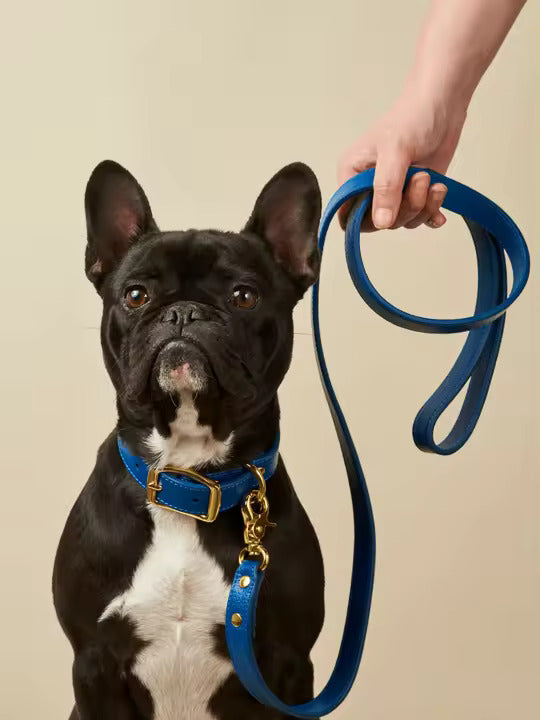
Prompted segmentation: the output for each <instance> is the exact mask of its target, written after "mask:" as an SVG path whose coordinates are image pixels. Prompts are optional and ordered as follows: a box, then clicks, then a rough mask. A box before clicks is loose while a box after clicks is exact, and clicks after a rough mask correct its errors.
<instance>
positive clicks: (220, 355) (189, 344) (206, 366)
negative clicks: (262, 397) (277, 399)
mask: <svg viewBox="0 0 540 720" xmlns="http://www.w3.org/2000/svg"><path fill="white" fill-rule="evenodd" d="M153 375H154V377H155V379H156V381H157V384H158V386H159V388H160V389H161V390H162V391H163V392H165V393H168V394H179V393H181V392H182V391H188V392H191V393H194V394H198V393H201V392H208V393H209V394H212V395H213V394H216V393H217V392H219V391H221V392H223V393H225V394H228V395H234V396H235V397H238V398H241V399H243V400H249V399H252V398H254V397H255V395H256V382H255V378H254V377H253V374H252V373H251V371H250V369H249V368H248V366H247V365H246V363H245V362H244V361H243V360H242V359H241V357H240V356H239V355H238V354H237V353H235V352H234V351H233V350H231V349H230V348H229V347H226V346H225V345H223V344H220V347H219V352H218V348H214V352H209V351H208V350H207V349H206V348H205V347H203V345H202V344H201V343H200V342H198V340H197V339H195V338H191V337H182V338H179V339H175V340H171V341H169V342H167V343H166V344H165V345H164V346H163V347H162V348H161V349H160V350H159V352H158V354H157V356H156V359H155V361H154V367H153Z"/></svg>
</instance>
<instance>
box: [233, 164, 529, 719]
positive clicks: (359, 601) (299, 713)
mask: <svg viewBox="0 0 540 720" xmlns="http://www.w3.org/2000/svg"><path fill="white" fill-rule="evenodd" d="M420 170H421V168H411V169H409V172H408V174H407V181H408V180H409V179H410V177H411V175H413V174H414V173H415V172H419V171H420ZM426 172H429V174H430V176H431V181H432V182H442V183H444V184H445V185H446V186H447V188H448V193H447V195H446V198H445V201H444V203H443V207H445V208H446V209H448V210H451V211H452V212H455V213H458V214H460V215H462V216H463V217H464V219H465V222H466V223H467V226H468V227H469V230H470V232H471V235H472V239H473V243H474V246H475V250H476V258H477V263H478V293H477V300H476V308H475V312H474V315H472V316H471V317H468V318H458V319H455V320H436V319H431V318H425V317H418V316H415V315H411V314H410V313H406V312H404V311H402V310H400V309H398V308H396V307H394V306H393V305H391V304H390V303H389V302H388V301H387V300H385V299H384V298H383V297H382V296H381V295H380V294H379V293H378V292H377V290H376V289H375V288H374V286H373V285H372V283H371V281H370V280H369V277H368V275H367V273H366V270H365V267H364V264H363V261H362V256H361V250H360V226H361V223H362V219H363V217H364V215H365V214H366V212H367V211H368V208H369V206H370V204H371V199H372V190H373V177H374V170H373V169H371V170H367V171H366V172H364V173H361V174H360V175H357V176H356V177H354V178H351V179H350V180H348V181H347V182H346V183H345V184H344V185H343V186H342V187H341V188H340V189H339V190H338V191H337V192H336V193H335V194H334V196H333V197H332V198H331V200H330V202H329V204H328V207H327V208H326V210H325V213H324V215H323V218H322V220H321V225H320V231H319V250H320V251H321V253H322V251H323V248H324V242H325V238H326V233H327V231H328V227H329V225H330V222H331V220H332V218H333V216H334V215H335V213H336V212H337V210H338V209H339V208H340V207H341V205H343V203H345V202H346V201H347V200H350V199H351V198H355V197H356V196H360V198H359V200H358V201H357V204H356V206H355V208H354V209H353V211H352V212H351V214H350V216H349V220H348V222H347V230H346V237H345V250H346V257H347V264H348V268H349V273H350V275H351V278H352V280H353V283H354V285H355V287H356V289H357V290H358V292H359V293H360V295H361V296H362V298H363V299H364V300H365V302H366V303H367V304H368V305H369V306H370V307H371V309H372V310H374V311H375V312H376V313H377V314H379V315H381V316H382V317H383V318H385V320H388V321H389V322H391V323H393V324H394V325H398V326H399V327H403V328H406V329H408V330H415V331H418V332H429V333H454V332H464V331H468V332H469V334H468V337H467V340H466V342H465V344H464V346H463V349H462V351H461V353H460V354H459V357H458V359H457V360H456V362H455V364H454V366H453V367H452V369H451V370H450V372H449V374H448V375H447V377H446V378H445V379H444V380H443V382H442V383H441V385H440V386H439V387H438V388H437V390H436V391H435V392H434V393H433V395H432V396H431V397H430V398H429V400H428V401H427V402H426V403H425V404H424V405H423V406H422V408H421V410H420V412H419V413H418V415H417V417H416V420H415V421H414V427H413V436H414V441H415V443H416V445H417V446H418V447H419V448H420V449H421V450H425V451H428V452H435V453H438V454H440V455H449V454H450V453H453V452H455V451H456V450H458V449H459V448H461V447H462V446H463V445H464V443H465V442H466V441H467V439H468V438H469V436H470V435H471V433H472V431H473V429H474V427H475V425H476V422H477V420H478V417H479V416H480V412H481V410H482V406H483V404H484V401H485V398H486V395H487V392H488V389H489V384H490V381H491V377H492V375H493V370H494V367H495V362H496V360H497V354H498V351H499V346H500V343H501V338H502V333H503V328H504V313H505V311H506V310H507V309H508V307H509V306H510V305H511V304H512V303H513V302H514V300H516V298H517V297H518V295H519V294H520V293H521V291H522V290H523V288H524V287H525V284H526V282H527V278H528V274H529V254H528V250H527V246H526V244H525V241H524V240H523V237H522V235H521V233H520V231H519V229H518V228H517V226H516V225H515V223H514V222H513V221H512V220H511V219H510V218H509V217H508V215H506V213H504V212H503V211H502V210H501V209H500V208H499V207H498V206H497V205H495V204H494V203H493V202H491V201H490V200H488V199H487V198H486V197H484V196H483V195H480V194H479V193H477V192H475V191H474V190H471V189H470V188H468V187H466V186H465V185H461V184H460V183H458V182H455V181H454V180H450V179H449V178H447V177H445V176H443V175H439V174H438V173H435V172H432V171H431V170H427V171H426ZM505 252H506V254H507V256H508V258H509V260H510V263H511V266H512V272H513V284H512V289H511V291H510V294H509V295H508V296H507V294H506V266H505V259H504V253H505ZM312 321H313V333H314V341H315V353H316V357H317V363H318V367H319V373H320V377H321V381H322V384H323V387H324V391H325V395H326V400H327V402H328V406H329V408H330V413H331V415H332V420H333V422H334V427H335V429H336V432H337V435H338V438H339V443H340V447H341V452H342V455H343V460H344V463H345V468H346V471H347V477H348V480H349V487H350V491H351V499H352V505H353V511H354V553H353V569H352V580H351V589H350V595H349V604H348V608H347V616H346V620H345V628H344V632H343V638H342V641H341V646H340V649H339V653H338V658H337V661H336V665H335V667H334V670H333V672H332V675H331V677H330V680H329V681H328V683H327V685H326V686H325V687H324V689H323V690H322V692H321V693H320V694H319V695H318V696H317V697H316V698H314V699H313V700H311V701H309V702H307V703H304V704H301V705H286V704H285V703H283V702H281V700H280V699H279V698H278V697H276V695H274V693H273V692H272V691H271V690H270V689H269V688H268V686H267V685H266V683H265V682H264V679H263V677H262V675H261V673H260V671H259V668H258V666H257V660H256V657H255V651H254V647H253V639H254V634H255V618H256V609H257V597H258V594H259V589H260V586H261V583H262V581H263V578H264V572H263V571H261V570H260V566H259V562H257V561H255V560H250V559H247V560H245V561H244V562H242V563H241V564H240V566H239V568H238V570H237V572H236V574H235V577H234V580H233V584H232V589H231V592H230V595H229V602H228V605H227V612H226V622H225V632H226V638H227V644H228V648H229V653H230V656H231V659H232V661H233V664H234V667H235V670H236V672H237V674H238V677H239V678H240V680H241V681H242V683H243V684H244V686H245V687H246V688H247V689H248V690H249V692H250V693H251V694H252V695H253V696H254V697H255V698H257V700H259V701H260V702H261V703H264V704H265V705H268V706H270V707H273V708H275V709H276V710H279V711H280V712H282V713H285V714H287V715H292V716H294V717H298V718H316V717H320V716H322V715H327V714H328V713H330V712H331V711H332V710H334V709H335V708H336V707H337V706H338V705H339V704H340V703H341V702H342V701H343V700H344V699H345V697H346V696H347V694H348V692H349V690H350V689H351V686H352V684H353V682H354V679H355V677H356V673H357V671H358V666H359V664H360V658H361V656H362V650H363V647H364V641H365V636H366V631H367V625H368V618H369V610H370V605H371V595H372V589H373V576H374V568H375V527H374V523H373V515H372V511H371V503H370V499H369V494H368V489H367V486H366V481H365V478H364V474H363V472H362V467H361V465H360V461H359V459H358V455H357V453H356V449H355V447H354V444H353V441H352V438H351V435H350V433H349V429H348V427H347V423H346V422H345V418H344V416H343V413H342V411H341V408H340V406H339V403H338V401H337V398H336V395H335V393H334V389H333V387H332V383H331V381H330V377H329V374H328V369H327V366H326V362H325V359H324V353H323V349H322V343H321V333H320V325H319V284H318V283H317V284H316V285H315V286H314V288H313V307H312ZM468 380H470V384H469V388H468V390H467V393H466V397H465V400H464V402H463V406H462V408H461V411H460V413H459V416H458V419H457V420H456V423H455V425H454V427H453V428H452V430H451V431H450V433H449V435H448V437H447V438H446V439H445V440H443V442H441V443H440V444H437V443H436V442H435V441H434V439H433V429H434V426H435V423H436V421H437V419H438V418H439V416H440V415H441V413H442V412H443V411H444V410H445V409H446V408H447V407H448V405H449V404H450V403H451V402H452V400H453V399H454V398H455V397H456V395H457V394H458V392H459V391H460V390H461V388H462V387H463V386H464V385H465V383H466V382H467V381H468Z"/></svg>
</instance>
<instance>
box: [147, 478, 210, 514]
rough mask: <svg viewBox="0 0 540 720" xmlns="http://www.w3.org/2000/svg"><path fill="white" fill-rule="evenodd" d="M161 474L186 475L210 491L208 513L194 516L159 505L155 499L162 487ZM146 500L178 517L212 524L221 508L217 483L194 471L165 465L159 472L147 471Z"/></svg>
mask: <svg viewBox="0 0 540 720" xmlns="http://www.w3.org/2000/svg"><path fill="white" fill-rule="evenodd" d="M162 473H172V474H173V475H186V476H187V477H188V478H191V480H194V481H195V482H197V483H199V484H200V485H204V486H205V487H207V488H208V489H209V491H210V496H209V498H208V512H207V513H206V515H196V514H195V513H189V512H183V511H182V510H177V509H176V508H172V507H169V506H168V505H163V504H162V503H160V502H159V500H158V498H157V493H158V492H159V491H160V490H162V487H163V486H162V485H161V483H160V482H159V476H160V475H161V474H162ZM146 499H147V500H148V502H149V503H152V504H153V505H157V506H158V507H162V508H165V509H166V510H172V511H173V512H176V513H179V514H180V515H187V516H188V517H192V518H195V519H196V520H202V522H208V523H211V522H214V520H215V519H216V518H217V516H218V515H219V509H220V507H221V487H220V485H219V483H218V482H216V480H212V479H211V478H207V477H205V476H204V475H201V474H199V473H198V472H195V470H184V469H183V468H177V467H174V466H173V465H167V466H166V467H164V468H162V469H161V470H156V469H154V468H151V469H150V470H149V471H148V477H147V479H146Z"/></svg>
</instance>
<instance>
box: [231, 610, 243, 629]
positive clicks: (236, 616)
mask: <svg viewBox="0 0 540 720" xmlns="http://www.w3.org/2000/svg"><path fill="white" fill-rule="evenodd" d="M231 622H232V624H233V625H234V627H240V625H241V624H242V616H241V615H240V613H233V614H232V617H231Z"/></svg>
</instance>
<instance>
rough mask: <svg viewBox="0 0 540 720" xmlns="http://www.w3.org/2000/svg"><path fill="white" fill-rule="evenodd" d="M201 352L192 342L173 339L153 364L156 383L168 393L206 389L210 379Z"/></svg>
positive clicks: (208, 368)
mask: <svg viewBox="0 0 540 720" xmlns="http://www.w3.org/2000/svg"><path fill="white" fill-rule="evenodd" d="M210 375H211V370H210V367H209V364H208V362H207V360H206V358H205V357H204V355H203V353H202V352H201V351H200V350H199V348H197V347H196V346H195V345H193V344H192V343H189V342H186V341H185V340H173V341H172V342H170V343H168V344H167V345H165V347H164V348H162V350H161V351H160V352H159V354H158V356H157V358H156V361H155V364H154V376H155V378H156V380H157V384H158V385H159V387H160V388H161V390H163V392H165V393H168V394H178V393H181V392H190V393H193V394H197V393H200V392H202V391H203V390H206V389H207V388H208V386H209V384H210V382H211V380H212V378H211V377H210Z"/></svg>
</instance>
